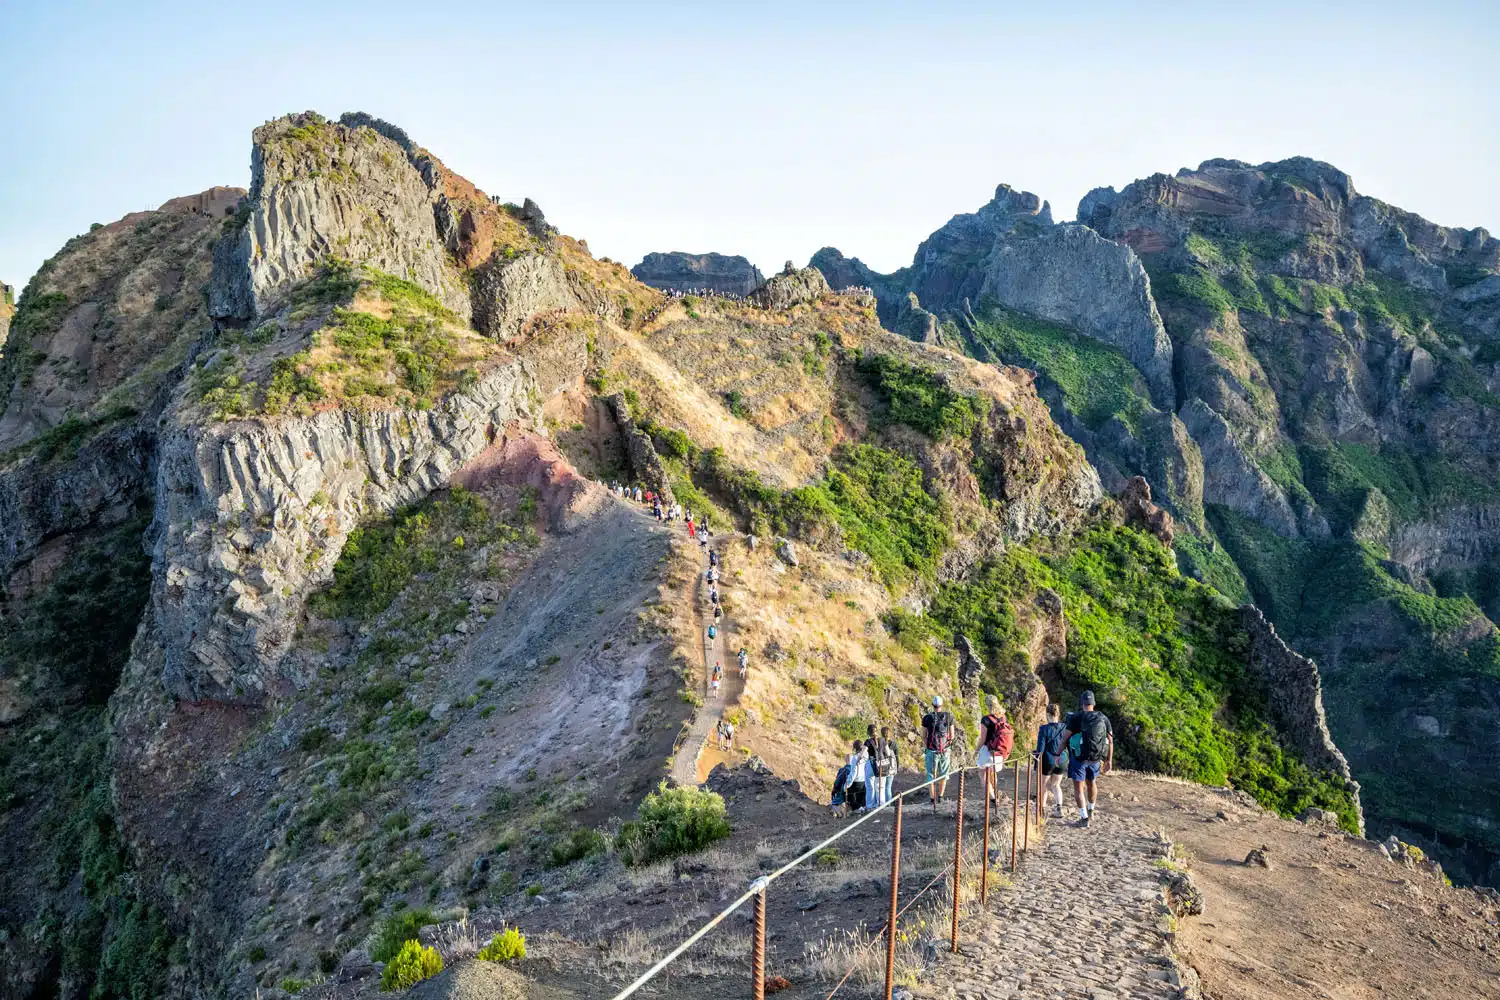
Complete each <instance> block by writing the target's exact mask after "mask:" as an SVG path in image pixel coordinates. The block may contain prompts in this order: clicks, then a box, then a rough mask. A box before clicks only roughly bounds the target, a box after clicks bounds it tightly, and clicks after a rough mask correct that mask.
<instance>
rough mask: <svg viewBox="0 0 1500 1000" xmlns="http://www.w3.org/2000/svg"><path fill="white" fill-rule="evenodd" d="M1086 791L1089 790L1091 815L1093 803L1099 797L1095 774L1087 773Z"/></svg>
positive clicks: (1097, 780)
mask: <svg viewBox="0 0 1500 1000" xmlns="http://www.w3.org/2000/svg"><path fill="white" fill-rule="evenodd" d="M1088 792H1089V815H1090V816H1092V815H1094V803H1095V802H1097V801H1098V799H1099V779H1098V777H1097V776H1095V775H1089V780H1088Z"/></svg>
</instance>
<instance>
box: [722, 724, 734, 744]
mask: <svg viewBox="0 0 1500 1000" xmlns="http://www.w3.org/2000/svg"><path fill="white" fill-rule="evenodd" d="M723 722H724V749H725V750H733V749H734V723H732V722H730V721H729V720H728V719H724V720H723Z"/></svg>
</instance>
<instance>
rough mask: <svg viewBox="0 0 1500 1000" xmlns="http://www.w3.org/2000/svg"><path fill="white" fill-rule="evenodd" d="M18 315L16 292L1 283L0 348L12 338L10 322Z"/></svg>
mask: <svg viewBox="0 0 1500 1000" xmlns="http://www.w3.org/2000/svg"><path fill="white" fill-rule="evenodd" d="M15 314H16V290H15V289H14V288H12V287H11V286H10V285H7V284H6V283H5V282H3V281H0V347H4V346H5V340H6V338H7V337H9V336H10V320H11V317H12V316H14V315H15Z"/></svg>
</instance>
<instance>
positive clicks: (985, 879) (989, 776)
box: [979, 767, 995, 906]
mask: <svg viewBox="0 0 1500 1000" xmlns="http://www.w3.org/2000/svg"><path fill="white" fill-rule="evenodd" d="M994 779H995V770H994V768H990V767H987V768H985V769H984V858H983V860H982V861H980V862H979V905H980V906H983V905H984V904H985V903H986V902H988V901H989V897H990V791H991V789H993V788H994V787H995V781H994Z"/></svg>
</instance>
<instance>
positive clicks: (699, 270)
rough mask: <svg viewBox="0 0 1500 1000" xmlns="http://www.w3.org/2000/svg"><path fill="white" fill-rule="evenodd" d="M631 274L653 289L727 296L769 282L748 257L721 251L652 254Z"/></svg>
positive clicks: (748, 291) (678, 251)
mask: <svg viewBox="0 0 1500 1000" xmlns="http://www.w3.org/2000/svg"><path fill="white" fill-rule="evenodd" d="M630 273H631V274H633V275H635V276H636V277H637V278H639V279H640V280H641V281H643V282H645V283H646V284H648V285H650V286H651V287H652V288H664V289H669V290H672V291H679V292H683V291H688V290H691V289H702V290H706V291H711V292H719V293H721V294H724V295H749V294H750V293H751V292H753V291H755V289H757V288H759V287H760V285H761V283H762V282H763V281H765V277H764V276H763V275H762V274H761V273H760V269H759V268H757V267H756V266H755V265H754V264H751V263H750V261H748V260H746V259H745V258H744V257H738V256H736V257H730V256H726V255H724V254H719V253H698V254H695V253H684V252H683V251H681V250H673V251H671V252H670V253H648V254H646V256H645V257H644V258H643V259H642V260H641V262H640V263H639V264H637V265H636V266H635V267H632V268H631V269H630Z"/></svg>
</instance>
